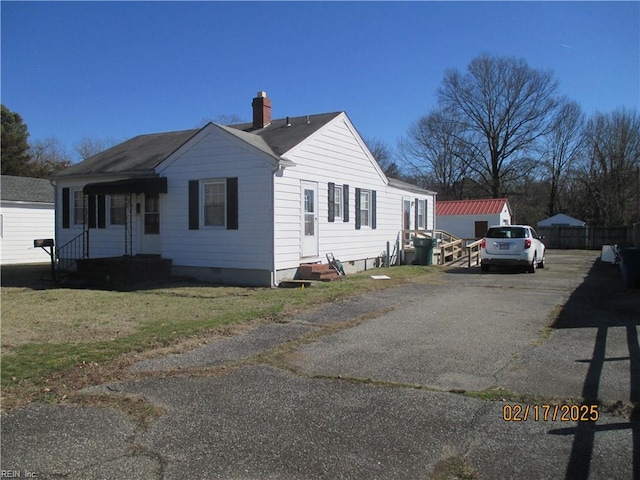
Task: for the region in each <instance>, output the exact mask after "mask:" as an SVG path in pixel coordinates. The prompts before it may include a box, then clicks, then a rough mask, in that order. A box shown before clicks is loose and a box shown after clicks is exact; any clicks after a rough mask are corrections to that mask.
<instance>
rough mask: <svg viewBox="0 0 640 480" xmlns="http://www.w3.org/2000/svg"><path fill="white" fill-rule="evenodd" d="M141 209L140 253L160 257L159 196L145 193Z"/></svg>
mask: <svg viewBox="0 0 640 480" xmlns="http://www.w3.org/2000/svg"><path fill="white" fill-rule="evenodd" d="M141 207H142V208H141V210H142V211H141V212H140V213H141V215H142V222H141V229H142V231H141V233H140V253H142V254H147V255H160V253H161V247H162V245H161V242H160V194H158V193H146V194H145V195H144V202H142V204H141Z"/></svg>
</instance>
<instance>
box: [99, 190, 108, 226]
mask: <svg viewBox="0 0 640 480" xmlns="http://www.w3.org/2000/svg"><path fill="white" fill-rule="evenodd" d="M98 228H107V197H106V196H104V195H98Z"/></svg>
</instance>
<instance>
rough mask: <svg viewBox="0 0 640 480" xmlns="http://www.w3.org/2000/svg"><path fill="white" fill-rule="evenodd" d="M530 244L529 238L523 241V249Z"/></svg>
mask: <svg viewBox="0 0 640 480" xmlns="http://www.w3.org/2000/svg"><path fill="white" fill-rule="evenodd" d="M530 246H531V240H529V239H528V238H527V239H526V240H525V241H524V249H525V250H526V249H527V248H529V247H530Z"/></svg>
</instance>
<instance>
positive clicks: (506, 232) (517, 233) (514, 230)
mask: <svg viewBox="0 0 640 480" xmlns="http://www.w3.org/2000/svg"><path fill="white" fill-rule="evenodd" d="M528 237H529V232H527V229H526V228H522V227H495V228H490V229H489V231H488V232H487V238H528Z"/></svg>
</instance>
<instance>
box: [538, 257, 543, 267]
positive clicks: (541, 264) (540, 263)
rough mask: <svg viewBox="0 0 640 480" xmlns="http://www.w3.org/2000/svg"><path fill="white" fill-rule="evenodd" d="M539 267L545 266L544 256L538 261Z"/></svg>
mask: <svg viewBox="0 0 640 480" xmlns="http://www.w3.org/2000/svg"><path fill="white" fill-rule="evenodd" d="M538 268H544V257H542V260H540V261H539V262H538Z"/></svg>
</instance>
